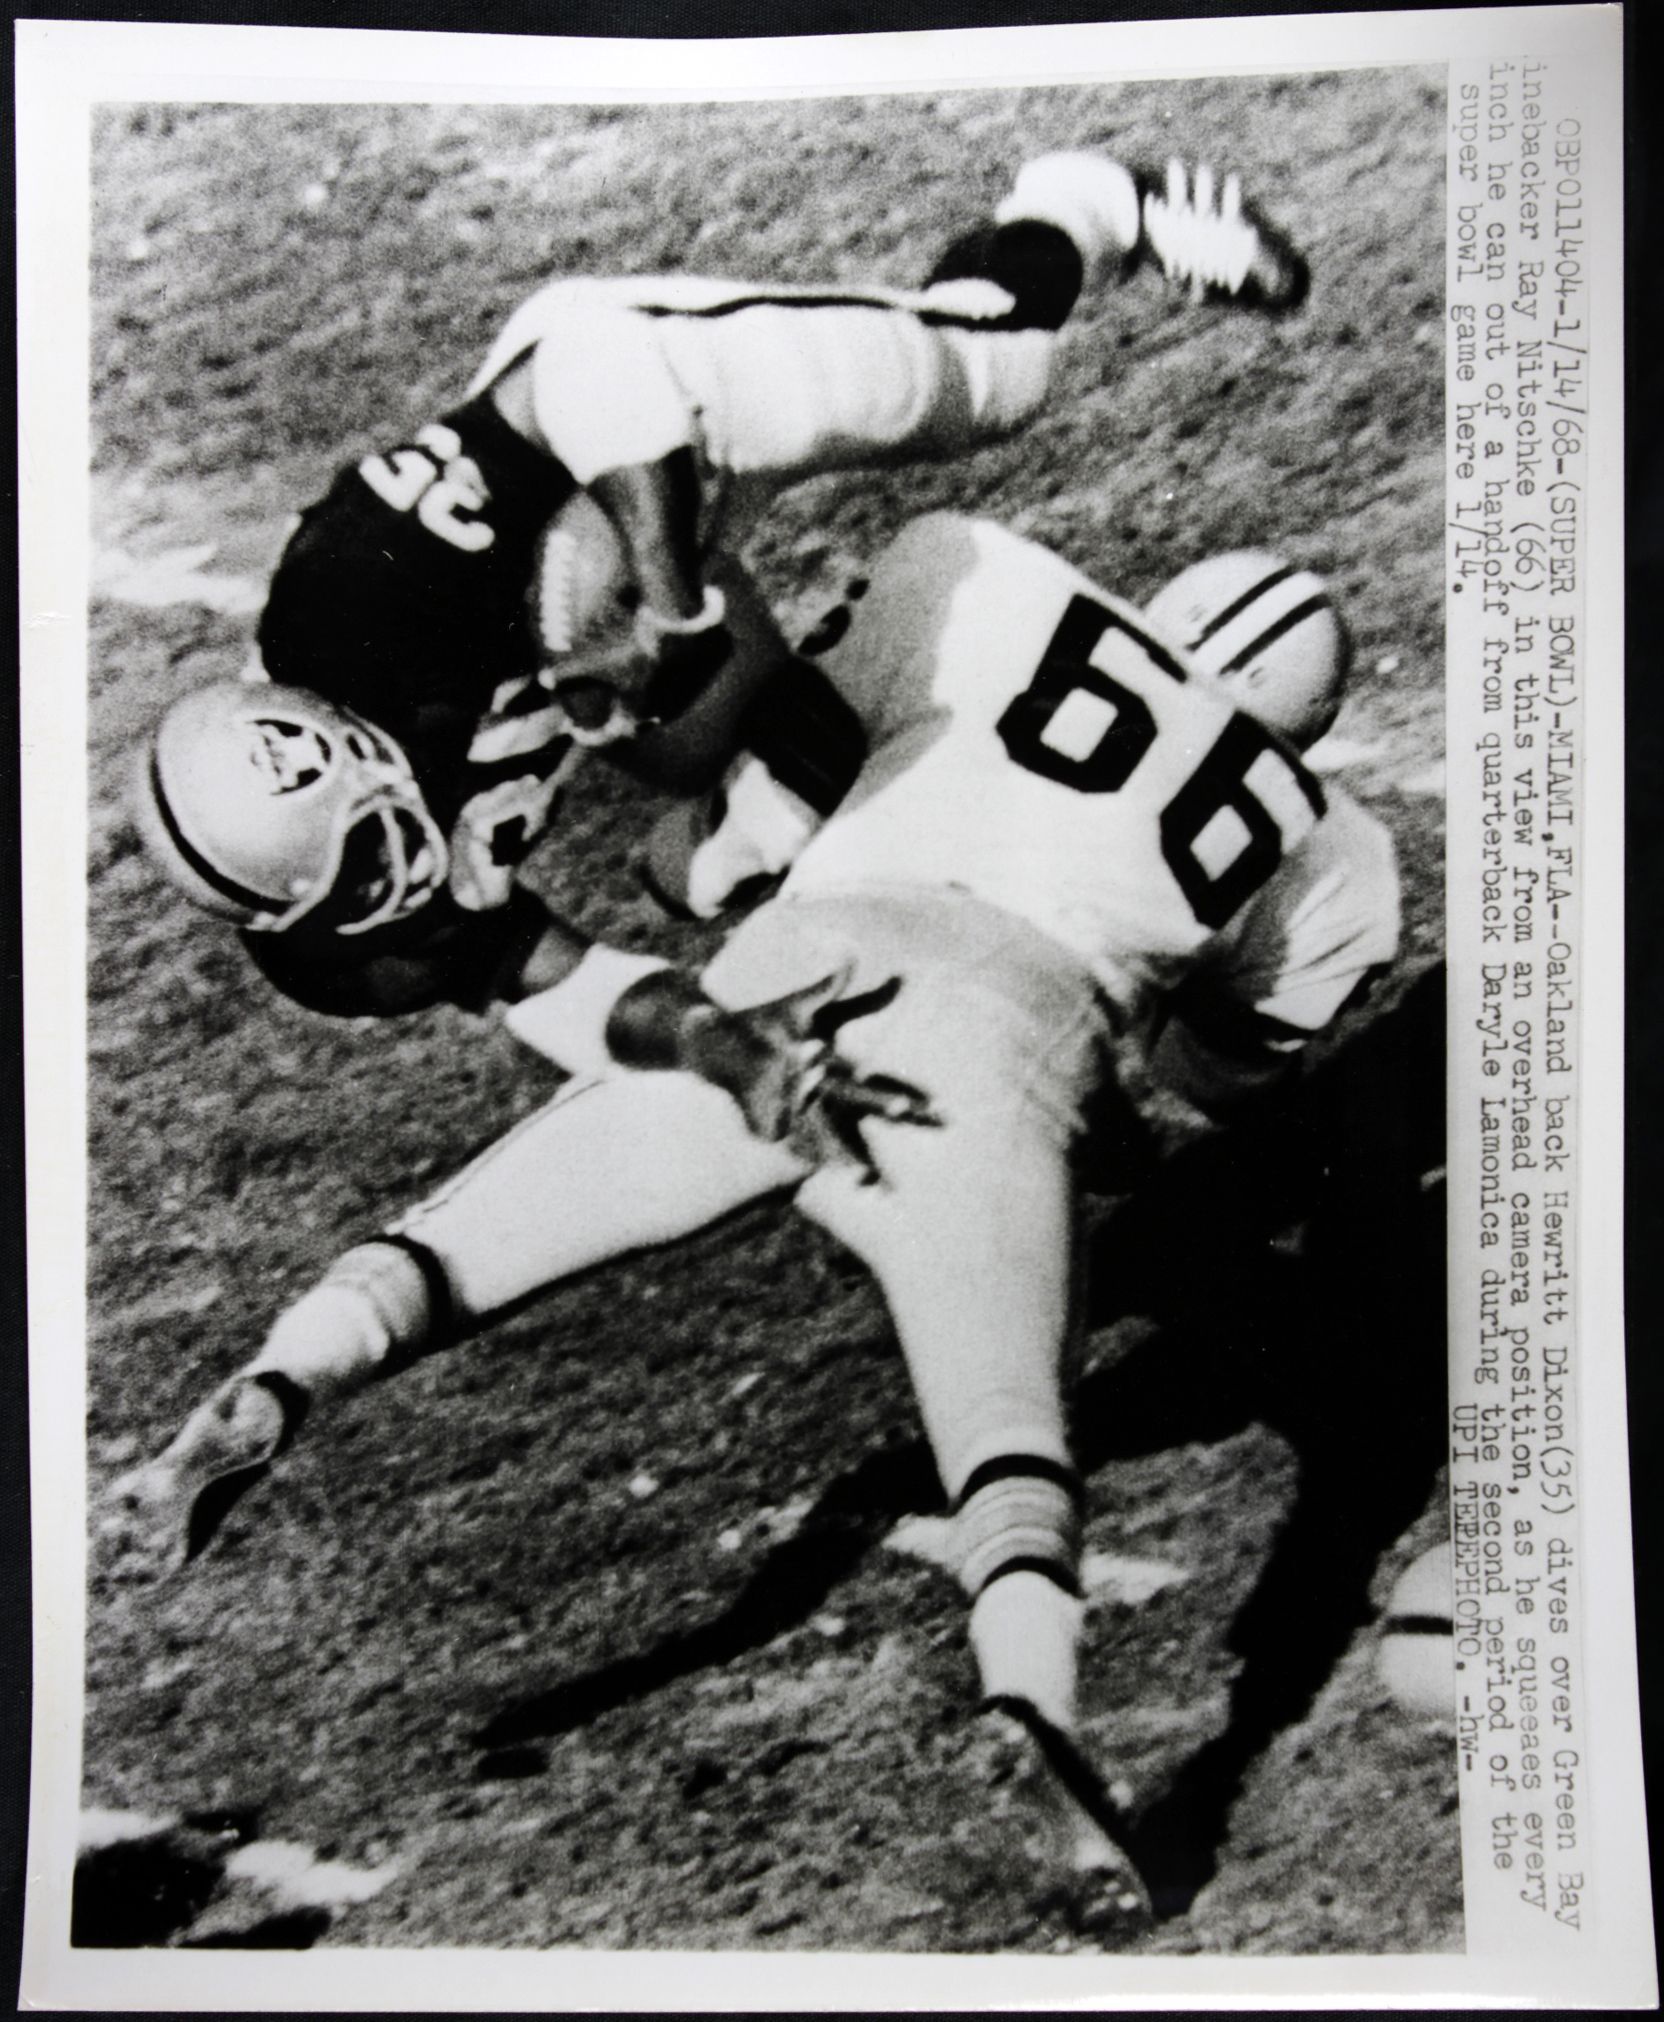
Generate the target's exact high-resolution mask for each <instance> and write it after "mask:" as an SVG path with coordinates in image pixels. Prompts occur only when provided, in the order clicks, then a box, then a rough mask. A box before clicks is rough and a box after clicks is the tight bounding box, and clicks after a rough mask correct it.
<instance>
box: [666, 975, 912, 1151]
mask: <svg viewBox="0 0 1664 2022" xmlns="http://www.w3.org/2000/svg"><path fill="white" fill-rule="evenodd" d="M851 974H852V971H851V969H850V968H849V967H845V968H843V969H839V970H835V971H834V972H833V973H832V974H831V975H828V976H823V977H821V979H820V980H819V981H818V982H815V983H811V984H809V985H808V986H807V987H806V988H804V989H802V990H794V991H793V992H792V993H791V994H790V995H789V996H786V997H780V998H776V999H775V1000H774V1001H773V1002H772V1003H768V1004H756V1005H752V1006H750V1007H749V1008H747V1009H745V1010H740V1011H729V1010H721V1009H717V1008H716V1007H712V1008H711V1009H710V1010H709V1011H708V1012H706V1013H705V1014H704V1015H703V1016H702V1017H700V1018H699V1019H698V1020H697V1021H696V1022H694V1023H693V1024H692V1025H691V1026H690V1028H689V1031H688V1033H687V1039H686V1052H685V1058H686V1064H687V1065H688V1066H690V1067H691V1068H693V1070H694V1071H695V1072H696V1073H698V1074H701V1075H703V1076H704V1078H705V1079H706V1080H707V1081H712V1082H715V1083H716V1085H717V1086H718V1087H719V1088H724V1089H726V1090H727V1092H728V1093H729V1094H730V1095H732V1096H733V1098H734V1100H735V1101H736V1102H737V1103H738V1104H739V1106H740V1109H741V1110H742V1111H743V1113H744V1115H745V1120H746V1123H747V1124H748V1125H749V1126H750V1128H751V1130H752V1131H753V1132H754V1133H755V1135H757V1136H758V1137H761V1138H764V1139H767V1140H768V1141H769V1142H771V1143H788V1144H790V1145H791V1146H792V1148H793V1149H794V1150H795V1151H797V1152H798V1153H800V1154H801V1156H802V1157H804V1158H805V1159H807V1160H808V1161H809V1162H810V1163H811V1164H813V1165H825V1164H828V1163H835V1162H839V1161H844V1160H848V1161H850V1162H852V1163H854V1164H856V1165H858V1166H859V1167H860V1168H861V1169H862V1171H863V1173H864V1174H865V1175H866V1176H867V1177H869V1178H873V1179H876V1178H877V1177H878V1172H877V1167H876V1166H875V1165H874V1163H873V1159H872V1154H871V1152H870V1151H869V1149H868V1147H867V1144H866V1140H865V1138H864V1137H863V1136H862V1134H861V1125H862V1124H863V1123H865V1122H866V1121H868V1120H869V1119H872V1118H877V1119H881V1120H883V1121H884V1122H887V1123H911V1124H919V1125H924V1126H934V1125H935V1124H937V1123H938V1122H939V1121H940V1119H939V1118H938V1117H937V1115H936V1113H935V1111H934V1110H933V1109H932V1107H931V1104H930V1100H929V1097H928V1096H927V1095H926V1094H925V1093H924V1091H923V1090H922V1089H918V1088H915V1087H914V1086H913V1085H912V1083H911V1082H906V1081H901V1080H898V1079H897V1078H895V1077H894V1076H891V1075H884V1074H864V1073H862V1072H860V1071H859V1070H858V1069H857V1068H856V1067H855V1066H854V1065H853V1064H852V1063H851V1062H849V1061H848V1060H846V1059H845V1058H844V1057H843V1056H842V1055H841V1054H839V1053H838V1052H837V1050H836V1044H835V1038H836V1033H837V1031H838V1028H839V1027H840V1026H842V1025H845V1024H847V1023H849V1022H850V1020H851V1019H853V1018H858V1017H865V1016H868V1015H870V1014H871V1013H872V1012H874V1011H878V1010H880V1009H882V1008H883V1006H884V1005H886V1004H888V1003H889V1002H890V1001H891V1000H892V999H893V998H894V996H895V994H896V991H897V990H898V989H899V988H900V987H901V986H900V982H899V979H894V978H893V979H892V980H891V981H890V982H889V983H886V984H884V985H883V986H882V987H881V988H879V989H877V990H872V991H867V992H864V993H863V994H862V995H861V996H859V997H850V996H848V994H847V992H848V989H849V983H850V978H851Z"/></svg>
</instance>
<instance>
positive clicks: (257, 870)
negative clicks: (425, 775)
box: [135, 681, 450, 934]
mask: <svg viewBox="0 0 1664 2022" xmlns="http://www.w3.org/2000/svg"><path fill="white" fill-rule="evenodd" d="M136 787H137V792H136V796H135V797H136V801H137V811H138V816H139V822H140V826H141V828H142V830H143V832H144V835H145V839H146V841H147V842H148V844H149V845H150V848H151V851H152V853H153V855H154V856H155V858H156V861H157V862H158V863H159V864H160V865H161V866H162V868H163V869H164V870H165V871H166V872H167V874H168V876H169V877H170V878H171V879H172V881H173V882H174V884H176V885H177V886H178V887H179V889H180V890H181V891H182V892H184V893H185V894H186V896H187V897H188V898H190V899H192V900H194V901H195V902H196V903H197V904H198V905H199V906H202V907H205V908H206V909H207V910H208V911H209V912H213V913H218V914H219V915H220V916H221V917H222V918H226V919H231V920H235V921H236V923H237V924H238V925H239V926H240V927H244V928H247V929H250V930H251V931H254V932H257V933H270V934H280V933H283V932H285V931H286V930H287V929H289V928H291V927H293V926H295V925H296V924H297V923H298V922H299V921H301V920H304V919H307V918H308V917H309V916H316V924H318V925H320V926H326V927H327V928H328V929H329V930H330V931H332V932H335V933H338V934H367V933H369V932H370V931H371V930H372V929H373V928H376V927H380V926H385V925H386V924H387V923H388V922H390V921H392V920H397V919H402V918H404V917H405V916H406V915H408V914H410V913H413V912H415V911H416V910H417V908H418V907H420V906H423V905H425V904H426V903H427V902H428V900H429V899H431V898H432V897H433V895H434V893H435V892H436V891H437V890H438V889H439V887H440V886H442V885H443V884H444V883H445V880H446V877H447V875H448V873H449V869H450V853H449V851H448V849H447V847H446V843H445V838H444V836H443V835H442V834H441V833H440V830H439V827H438V824H437V823H436V822H435V821H434V819H433V816H432V815H431V814H430V813H429V812H428V809H427V805H426V803H425V802H424V800H423V799H422V792H421V788H420V787H419V786H418V785H417V783H416V778H415V775H414V773H413V772H412V771H411V768H410V761H409V760H408V759H407V758H406V756H405V754H404V753H403V751H401V750H400V748H399V746H398V745H397V744H396V743H394V741H393V739H392V738H390V737H389V736H387V735H386V733H385V732H384V731H381V730H378V729H377V728H376V727H375V725H374V724H372V723H369V722H366V721H365V719H364V718H363V717H361V716H357V715H354V714H353V712H352V711H351V710H347V709H337V708H336V707H335V706H334V705H333V704H331V703H328V702H325V701H324V700H323V699H322V698H321V697H320V696H317V695H313V694H311V693H309V692H308V691H307V690H306V689H304V688H290V687H285V686H282V685H280V684H279V683H277V682H261V683H247V682H241V681H220V682H216V683H214V684H213V685H212V686H210V687H207V688H199V689H198V690H196V692H195V693H194V694H191V695H187V696H184V697H183V698H182V699H181V700H180V701H178V702H176V703H174V705H173V707H172V708H171V709H169V711H168V712H167V714H166V715H165V716H164V717H163V718H162V720H161V722H160V723H159V724H158V725H157V727H156V730H155V732H154V733H153V735H152V736H151V737H149V738H148V739H147V740H146V741H145V743H144V745H143V747H142V748H141V750H140V751H139V753H138V776H137V780H136Z"/></svg>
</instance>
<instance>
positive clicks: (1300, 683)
mask: <svg viewBox="0 0 1664 2022" xmlns="http://www.w3.org/2000/svg"><path fill="white" fill-rule="evenodd" d="M1144 615H1145V617H1147V618H1148V619H1149V620H1150V623H1151V624H1152V625H1153V626H1154V627H1155V629H1156V631H1158V632H1159V633H1160V634H1161V636H1162V637H1163V638H1164V639H1166V640H1167V641H1169V643H1170V644H1172V645H1174V646H1177V647H1180V648H1181V649H1182V650H1183V651H1184V653H1185V654H1186V655H1187V657H1188V658H1189V660H1190V662H1191V664H1192V665H1193V666H1195V667H1197V668H1199V669H1200V670H1201V672H1203V673H1204V674H1207V675H1210V676H1211V677H1212V678H1213V679H1214V680H1215V681H1216V682H1217V683H1218V684H1219V686H1220V687H1221V688H1222V689H1224V691H1225V692H1226V694H1227V695H1228V696H1229V698H1230V700H1231V701H1232V702H1233V703H1234V704H1235V705H1236V706H1237V708H1239V709H1241V710H1242V711H1243V712H1244V713H1245V714H1246V715H1249V716H1253V717H1257V718H1258V720H1259V721H1260V722H1261V723H1263V724H1264V725H1265V726H1266V728H1267V729H1268V730H1275V731H1277V732H1278V733H1279V734H1280V735H1281V736H1283V737H1286V738H1287V739H1288V741H1289V743H1290V744H1292V745H1294V746H1295V748H1296V749H1297V750H1300V751H1304V750H1305V749H1306V747H1307V746H1308V745H1311V744H1315V743H1316V742H1317V740H1318V739H1319V738H1320V737H1321V736H1322V735H1323V733H1324V732H1325V731H1326V730H1327V729H1328V728H1329V726H1330V724H1332V723H1333V722H1334V720H1335V718H1336V716H1337V715H1338V714H1339V713H1340V705H1341V701H1342V699H1343V697H1344V696H1345V693H1346V680H1347V675H1348V673H1349V672H1350V669H1351V662H1352V642H1351V639H1350V637H1349V636H1348V633H1347V630H1346V626H1345V624H1344V622H1343V621H1342V619H1341V616H1340V613H1339V612H1338V611H1337V610H1336V609H1335V607H1334V604H1333V603H1332V602H1331V601H1330V597H1329V590H1328V586H1327V585H1326V584H1325V583H1324V581H1323V579H1322V577H1321V576H1317V575H1314V574H1313V573H1312V571H1311V570H1310V569H1300V568H1296V567H1295V566H1294V564H1293V563H1292V562H1285V561H1282V560H1280V559H1279V558H1278V557H1277V556H1276V555H1269V554H1266V553H1264V552H1263V551H1262V550H1260V549H1258V548H1238V549H1235V550H1233V551H1232V552H1231V553H1229V554H1223V555H1213V556H1211V557H1210V558H1209V559H1208V560H1207V561H1205V562H1197V563H1195V564H1194V565H1193V566H1192V567H1190V568H1188V569H1185V570H1183V571H1182V572H1181V573H1180V574H1179V575H1177V576H1175V577H1174V578H1173V580H1172V581H1171V582H1170V583H1169V584H1167V586H1166V587H1165V588H1164V589H1161V590H1158V591H1157V592H1156V594H1155V595H1154V596H1153V597H1152V598H1151V599H1150V601H1149V602H1148V603H1147V604H1146V605H1145V606H1144Z"/></svg>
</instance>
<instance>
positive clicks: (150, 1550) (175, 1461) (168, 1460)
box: [94, 1376, 304, 1586]
mask: <svg viewBox="0 0 1664 2022" xmlns="http://www.w3.org/2000/svg"><path fill="white" fill-rule="evenodd" d="M280 1386H281V1387H280ZM291 1392H292V1393H293V1403H291V1399H290V1395H289V1393H291ZM303 1402H304V1400H303V1398H302V1394H301V1393H300V1392H299V1390H298V1389H295V1388H294V1386H292V1385H290V1384H288V1383H287V1382H286V1381H285V1379H283V1378H276V1379H273V1378H266V1377H259V1376H234V1377H232V1379H231V1380H230V1382H228V1383H225V1384H222V1385H221V1387H220V1388H219V1389H218V1390H216V1391H215V1392H214V1394H213V1396H212V1397H210V1398H209V1399H208V1401H207V1403H206V1404H203V1405H201V1406H199V1407H198V1409H197V1410H195V1411H193V1412H192V1414H191V1415H190V1417H189V1418H188V1419H186V1421H185V1423H184V1425H183V1426H182V1427H181V1428H180V1430H179V1433H178V1435H177V1436H176V1437H175V1439H174V1440H173V1442H172V1444H171V1445H170V1446H169V1447H168V1448H167V1450H166V1452H164V1453H161V1454H158V1455H157V1457H156V1458H155V1459H154V1460H152V1461H148V1462H147V1463H146V1464H145V1465H144V1466H143V1467H136V1468H133V1469H132V1470H131V1471H130V1472H128V1473H127V1474H124V1475H122V1476H121V1477H120V1478H119V1479H118V1480H116V1481H114V1482H112V1483H111V1484H110V1487H109V1488H108V1490H107V1491H106V1492H105V1496H104V1501H103V1508H102V1513H101V1515H100V1518H99V1521H98V1525H97V1531H96V1535H95V1538H94V1549H95V1552H96V1555H97V1558H98V1561H99V1563H100V1565H101V1567H102V1568H103V1570H104V1571H106V1572H107V1573H108V1574H109V1576H110V1577H111V1578H112V1579H114V1580H115V1581H116V1582H117V1583H118V1584H120V1585H123V1586H155V1585H157V1584H159V1583H160V1582H161V1581H163V1580H165V1579H168V1578H171V1576H172V1575H173V1574H175V1573H177V1572H178V1571H180V1569H181V1568H182V1567H183V1566H184V1565H185V1564H186V1563H187V1562H188V1561H189V1560H190V1559H192V1558H194V1557H195V1556H196V1555H197V1553H198V1552H200V1551H201V1550H202V1548H203V1546H204V1545H205V1544H207V1542H208V1540H209V1539H210V1538H211V1537H212V1535H213V1532H214V1530H215V1528H217V1526H218V1524H219V1522H220V1521H221V1520H222V1519H223V1517H224V1516H225V1515H226V1513H227V1512H228V1511H229V1509H230V1508H231V1505H232V1503H233V1502H235V1500H236V1498H237V1495H238V1494H239V1493H240V1492H241V1490H242V1489H243V1488H245V1487H247V1486H250V1485H251V1484H252V1481H253V1479H254V1477H255V1475H256V1474H257V1473H258V1472H259V1471H261V1470H263V1469H264V1468H265V1466H266V1464H267V1463H268V1462H269V1461H271V1460H272V1459H274V1458H275V1457H276V1455H277V1454H278V1453H279V1452H281V1451H282V1449H283V1447H284V1446H285V1445H286V1444H287V1443H288V1440H289V1437H290V1433H291V1431H292V1427H293V1421H294V1420H295V1419H296V1418H297V1417H298V1415H299V1410H300V1409H301V1408H302V1406H303ZM219 1484H223V1485H224V1486H223V1489H222V1490H221V1492H220V1493H219V1494H217V1495H213V1496H210V1495H209V1493H208V1492H209V1491H210V1490H212V1489H214V1488H215V1487H216V1486H217V1485H219Z"/></svg>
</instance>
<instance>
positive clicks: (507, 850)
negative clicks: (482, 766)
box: [450, 772, 560, 913]
mask: <svg viewBox="0 0 1664 2022" xmlns="http://www.w3.org/2000/svg"><path fill="white" fill-rule="evenodd" d="M559 792H560V785H559V776H558V774H556V773H550V774H549V775H548V776H547V777H545V778H540V777H539V776H538V775H537V774H536V773H530V772H529V773H525V774H523V775H522V776H521V777H520V778H519V779H504V780H499V781H498V783H497V784H496V785H495V786H491V787H487V788H486V789H485V791H484V792H483V793H476V794H475V795H474V797H473V799H472V800H470V801H468V802H467V804H466V805H465V806H464V807H463V810H462V812H461V814H460V815H458V817H457V823H456V827H455V828H454V829H453V830H452V832H451V875H450V884H451V892H452V895H453V896H454V898H455V899H456V902H457V904H458V905H459V906H462V907H464V908H465V909H466V910H467V911H468V912H471V913H483V912H490V911H493V910H494V909H495V908H496V907H498V906H506V905H507V904H508V901H509V894H510V893H511V892H512V891H513V889H514V873H515V870H516V868H517V867H518V866H519V864H520V863H521V862H523V861H524V859H525V858H526V857H527V856H528V855H529V854H530V852H531V850H532V848H533V847H534V846H535V844H536V843H537V841H538V840H539V838H540V837H541V836H542V835H543V833H544V831H545V830H546V829H547V828H548V826H549V823H550V820H551V818H552V816H553V813H554V806H555V801H556V799H557V797H558V795H559Z"/></svg>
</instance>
